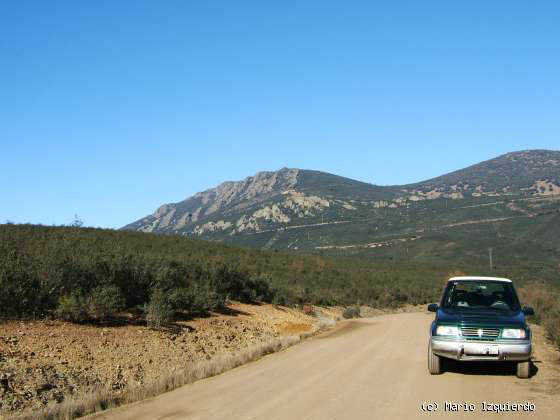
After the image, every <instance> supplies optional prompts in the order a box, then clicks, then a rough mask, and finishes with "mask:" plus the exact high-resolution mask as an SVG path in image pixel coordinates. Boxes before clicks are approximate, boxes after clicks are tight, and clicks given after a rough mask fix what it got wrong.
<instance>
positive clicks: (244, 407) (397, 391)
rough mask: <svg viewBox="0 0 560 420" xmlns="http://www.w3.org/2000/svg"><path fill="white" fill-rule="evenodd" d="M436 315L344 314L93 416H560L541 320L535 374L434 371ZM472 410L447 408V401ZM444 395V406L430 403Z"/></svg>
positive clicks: (271, 419) (552, 358)
mask: <svg viewBox="0 0 560 420" xmlns="http://www.w3.org/2000/svg"><path fill="white" fill-rule="evenodd" d="M432 318H433V315H430V314H426V313H402V314H393V315H383V316H379V317H376V318H368V319H360V320H353V321H344V322H342V323H341V324H340V325H339V326H338V327H337V328H336V329H335V330H333V331H330V332H328V333H326V334H323V335H322V336H318V337H316V338H313V339H310V340H307V341H305V342H303V343H302V344H299V345H296V346H294V347H291V348H289V349H287V350H285V351H282V352H280V353H276V354H271V355H268V356H266V357H264V358H262V359H260V360H258V361H256V362H253V363H249V364H247V365H244V366H241V367H239V368H236V369H233V370H231V371H229V372H226V373H224V374H222V375H219V376H216V377H213V378H208V379H204V380H201V381H198V382H196V383H194V384H191V385H187V386H184V387H182V388H179V389H176V390H175V391H172V392H169V393H166V394H163V395H160V396H158V397H155V398H152V399H149V400H145V401H142V402H140V403H136V404H132V405H129V406H125V407H121V408H118V409H116V410H111V411H107V412H104V413H100V414H98V415H96V416H92V417H94V418H96V419H122V420H125V419H130V420H132V419H134V420H143V419H146V420H147V419H149V420H154V419H166V420H173V419H189V420H195V419H196V420H208V419H228V420H236V419H246V420H248V419H263V420H265V419H266V420H276V419H282V420H292V419H294V420H298V419H302V420H303V419H308V420H311V419H313V420H328V419H352V420H354V419H410V418H417V417H422V418H431V417H438V418H453V419H473V418H493V419H501V418H506V417H510V416H513V417H526V418H538V419H559V418H560V385H559V381H560V371H559V368H558V360H557V358H558V355H557V353H556V352H555V351H554V349H553V348H552V346H550V345H548V344H546V343H545V341H544V338H543V334H542V331H541V330H540V329H539V328H538V327H536V328H535V330H536V333H535V342H536V350H535V354H534V356H535V366H536V367H537V369H538V371H537V372H536V373H535V374H534V376H533V377H532V378H531V379H529V380H521V379H517V378H516V377H515V376H514V374H513V368H512V367H511V366H508V365H506V366H504V365H503V364H499V365H492V366H487V365H473V364H469V365H467V366H465V365H453V366H450V367H449V368H448V371H447V372H445V373H444V374H443V375H440V376H430V375H429V374H428V371H427V366H426V357H427V339H428V336H427V331H428V326H429V324H430V322H431V320H432ZM446 401H448V402H452V403H458V404H459V403H465V402H467V403H470V404H474V405H475V410H474V411H473V412H466V411H463V409H461V411H459V412H450V411H445V406H444V404H445V402H446ZM434 402H435V403H437V404H438V406H439V408H438V411H437V412H435V413H434V412H433V413H430V412H426V411H423V409H422V406H423V404H424V403H434ZM482 402H487V403H492V404H495V403H507V402H510V403H532V404H534V407H535V411H534V412H523V411H520V412H502V413H496V412H484V411H482Z"/></svg>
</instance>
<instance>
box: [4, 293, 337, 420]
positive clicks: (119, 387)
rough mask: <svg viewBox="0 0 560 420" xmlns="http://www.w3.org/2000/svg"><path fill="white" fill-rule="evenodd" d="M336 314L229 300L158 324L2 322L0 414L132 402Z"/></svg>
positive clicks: (267, 349) (246, 357)
mask: <svg viewBox="0 0 560 420" xmlns="http://www.w3.org/2000/svg"><path fill="white" fill-rule="evenodd" d="M340 314H341V311H340V310H339V309H332V308H331V309H329V308H318V307H306V308H304V310H303V311H302V310H297V309H292V308H287V307H281V306H274V305H268V304H262V305H249V304H242V303H231V304H230V305H229V306H228V307H227V310H225V311H223V313H213V314H211V316H208V317H204V318H194V319H185V320H181V321H177V322H175V323H174V324H173V325H171V326H169V328H166V329H165V330H152V329H148V328H146V327H145V324H143V323H140V322H138V323H136V322H134V321H133V320H131V321H130V322H126V323H122V324H119V325H112V326H109V325H106V326H98V325H78V324H72V323H67V322H60V321H29V322H21V321H10V322H6V323H3V324H0V375H1V376H0V397H1V398H0V416H2V415H4V416H9V415H15V414H20V413H22V412H24V411H25V412H30V410H41V411H40V412H41V416H48V415H52V417H51V418H56V417H60V416H61V415H62V416H70V415H71V413H74V415H75V414H86V413H87V412H91V411H93V410H99V409H103V408H106V407H109V406H114V405H119V404H121V403H126V402H131V401H136V400H139V399H142V398H145V397H149V396H152V395H156V394H158V393H161V392H165V391H166V390H170V389H173V388H176V387H178V386H181V385H182V384H185V383H189V382H192V381H194V380H196V379H200V378H202V377H207V376H212V375H215V374H218V373H221V372H223V371H225V370H228V369H231V368H232V367H235V366H239V365H240V364H243V363H246V362H248V361H251V360H255V359H256V358H259V357H260V356H262V355H264V354H267V353H271V352H274V351H277V350H280V349H282V348H285V347H287V346H290V345H292V344H294V343H296V342H297V341H299V339H300V338H301V337H306V336H308V335H312V334H314V333H315V332H317V331H318V330H320V329H321V328H324V327H325V326H330V325H333V324H334V321H333V320H334V319H338V318H340V316H341V315H340ZM37 414H38V412H37V411H35V412H34V414H32V415H31V417H30V418H33V416H36V415H37Z"/></svg>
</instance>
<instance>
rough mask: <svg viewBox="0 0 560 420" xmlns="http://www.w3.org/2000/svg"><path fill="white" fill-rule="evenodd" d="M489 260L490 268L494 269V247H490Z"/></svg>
mask: <svg viewBox="0 0 560 420" xmlns="http://www.w3.org/2000/svg"><path fill="white" fill-rule="evenodd" d="M488 261H489V263H490V270H493V269H494V264H493V261H492V248H488Z"/></svg>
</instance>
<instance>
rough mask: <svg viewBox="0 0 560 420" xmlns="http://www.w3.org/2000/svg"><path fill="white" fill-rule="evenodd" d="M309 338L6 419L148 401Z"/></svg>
mask: <svg viewBox="0 0 560 420" xmlns="http://www.w3.org/2000/svg"><path fill="white" fill-rule="evenodd" d="M310 335H312V334H311V333H308V334H302V335H297V336H288V337H280V338H276V339H274V340H271V341H269V342H266V343H261V344H258V345H255V346H252V347H249V348H247V349H245V350H242V351H241V352H239V353H237V354H234V355H218V356H216V357H214V358H212V359H210V360H207V361H202V362H198V363H195V364H193V365H191V366H189V367H187V368H184V369H177V370H174V371H172V372H170V373H169V374H167V375H166V376H164V377H162V378H161V379H159V380H158V381H157V382H154V383H151V384H146V385H144V386H135V387H130V388H128V389H127V390H126V391H125V392H124V393H121V394H115V393H114V392H111V391H110V390H108V389H98V390H96V391H94V392H92V393H90V394H87V395H84V396H80V397H79V398H76V399H69V400H67V401H65V402H63V403H62V404H58V405H54V406H50V407H47V408H45V409H43V410H40V411H32V412H28V413H24V414H20V415H17V416H14V417H10V418H11V419H17V420H33V419H37V418H41V419H48V420H62V419H63V420H70V419H75V418H77V417H81V416H85V415H87V414H91V413H95V412H98V411H103V410H107V409H109V408H114V407H118V406H120V405H123V404H129V403H132V402H136V401H140V400H143V399H146V398H150V397H153V396H156V395H159V394H162V393H164V392H167V391H171V390H173V389H175V388H179V387H181V386H183V385H186V384H190V383H192V382H195V381H197V380H199V379H204V378H208V377H211V376H215V375H218V374H220V373H223V372H226V371H228V370H230V369H233V368H235V367H237V366H241V365H243V364H245V363H248V362H251V361H254V360H257V359H259V358H261V357H262V356H264V355H267V354H270V353H274V352H277V351H280V350H283V349H286V348H288V347H290V346H292V345H294V344H296V343H298V342H299V341H300V340H301V339H303V338H306V337H308V336H310Z"/></svg>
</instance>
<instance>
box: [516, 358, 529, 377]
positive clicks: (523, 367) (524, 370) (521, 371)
mask: <svg viewBox="0 0 560 420" xmlns="http://www.w3.org/2000/svg"><path fill="white" fill-rule="evenodd" d="M530 373H531V361H530V360H527V361H526V362H517V372H516V375H517V377H518V378H521V379H527V378H529V375H530Z"/></svg>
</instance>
